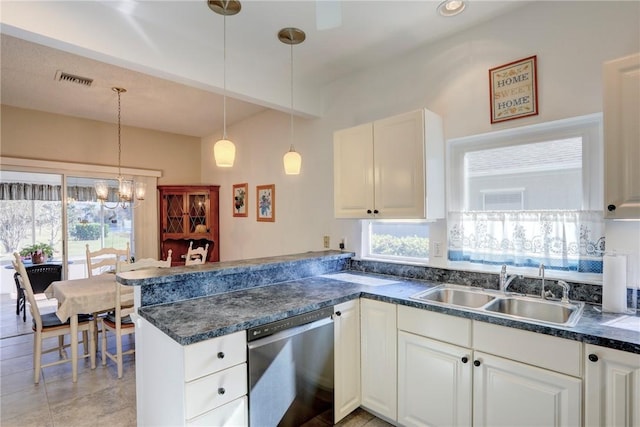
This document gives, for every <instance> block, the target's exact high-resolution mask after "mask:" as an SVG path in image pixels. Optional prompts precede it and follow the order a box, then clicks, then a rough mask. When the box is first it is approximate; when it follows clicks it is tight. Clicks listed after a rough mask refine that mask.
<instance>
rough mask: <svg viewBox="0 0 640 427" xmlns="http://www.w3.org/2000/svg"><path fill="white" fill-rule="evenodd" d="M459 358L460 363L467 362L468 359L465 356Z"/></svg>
mask: <svg viewBox="0 0 640 427" xmlns="http://www.w3.org/2000/svg"><path fill="white" fill-rule="evenodd" d="M461 360H462V363H467V362H468V361H469V358H468V357H467V356H463V357H462V359H461Z"/></svg>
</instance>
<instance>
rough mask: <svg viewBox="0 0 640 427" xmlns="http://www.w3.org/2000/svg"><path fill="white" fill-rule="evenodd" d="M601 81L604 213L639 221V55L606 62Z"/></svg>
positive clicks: (612, 216)
mask: <svg viewBox="0 0 640 427" xmlns="http://www.w3.org/2000/svg"><path fill="white" fill-rule="evenodd" d="M603 78H604V96H603V100H604V105H603V115H604V120H603V122H604V169H605V171H604V174H605V184H604V204H605V206H604V212H605V217H606V218H611V219H616V218H618V219H623V218H625V219H629V218H632V219H638V218H640V168H639V167H638V163H639V162H640V120H638V117H640V53H638V54H634V55H630V56H627V57H624V58H620V59H616V60H613V61H609V62H606V63H605V64H604V67H603Z"/></svg>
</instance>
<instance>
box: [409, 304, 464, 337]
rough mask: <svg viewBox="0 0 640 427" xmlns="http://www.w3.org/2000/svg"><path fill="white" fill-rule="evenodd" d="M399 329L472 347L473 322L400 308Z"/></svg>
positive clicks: (445, 315)
mask: <svg viewBox="0 0 640 427" xmlns="http://www.w3.org/2000/svg"><path fill="white" fill-rule="evenodd" d="M398 329H401V330H403V331H407V332H411V333H413V334H416V335H422V336H424V337H428V338H433V339H436V340H439V341H444V342H448V343H451V344H455V345H459V346H463V347H471V320H469V319H464V318H462V317H456V316H449V315H448V314H441V313H435V312H433V311H427V310H421V309H419V308H414V307H407V306H404V305H401V306H398Z"/></svg>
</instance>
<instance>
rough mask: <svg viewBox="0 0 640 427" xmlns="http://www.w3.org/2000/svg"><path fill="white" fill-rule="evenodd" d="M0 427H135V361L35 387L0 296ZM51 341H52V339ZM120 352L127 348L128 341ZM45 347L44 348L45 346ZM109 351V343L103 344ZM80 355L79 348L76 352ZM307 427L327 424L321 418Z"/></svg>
mask: <svg viewBox="0 0 640 427" xmlns="http://www.w3.org/2000/svg"><path fill="white" fill-rule="evenodd" d="M0 321H1V323H0V425H1V426H2V427H29V426H38V427H42V426H47V427H49V426H53V427H58V426H60V427H76V426H78V427H83V426H95V425H109V426H135V425H136V395H135V389H136V384H135V381H136V379H135V360H134V356H132V355H130V356H125V359H124V375H123V377H122V378H121V379H118V377H117V372H116V367H115V364H113V363H111V362H108V363H107V365H106V366H102V365H101V363H100V357H99V354H98V358H97V360H96V365H97V367H96V369H95V370H92V369H90V365H89V361H88V359H83V360H81V361H80V362H79V364H78V382H77V383H75V384H74V383H73V382H71V364H70V363H64V364H61V365H56V366H52V367H49V368H44V369H42V370H41V373H40V383H39V384H37V385H36V384H34V383H33V335H32V332H31V316H30V315H29V313H27V321H26V322H23V321H22V316H17V315H16V311H15V299H11V297H10V296H9V295H8V294H1V295H0ZM53 340H55V338H54V339H53ZM123 344H124V349H125V350H126V349H127V348H129V346H133V340H132V341H129V339H128V337H127V338H125V339H124V340H123ZM46 346H47V345H46V344H45V347H46ZM108 346H109V347H110V348H112V347H115V341H109V343H108ZM79 351H80V354H81V353H82V348H81V347H80V350H79ZM57 358H58V353H57V352H52V353H49V354H47V355H45V361H46V360H48V361H52V360H55V359H57ZM306 425H307V426H309V427H325V426H328V425H331V423H330V422H327V421H326V420H323V419H317V420H313V421H311V422H309V423H307V424H306ZM338 426H341V427H365V426H366V427H387V426H391V424H389V423H386V422H385V421H383V420H380V419H379V418H376V417H375V416H373V415H371V414H369V413H368V412H366V411H363V410H361V409H358V410H356V411H354V412H353V413H352V414H350V415H349V416H347V417H346V418H345V419H344V420H342V421H341V422H340V423H339V424H338Z"/></svg>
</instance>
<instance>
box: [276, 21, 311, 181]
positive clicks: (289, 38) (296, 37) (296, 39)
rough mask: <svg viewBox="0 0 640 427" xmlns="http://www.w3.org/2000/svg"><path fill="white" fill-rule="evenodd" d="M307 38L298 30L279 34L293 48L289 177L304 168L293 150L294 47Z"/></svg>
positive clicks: (286, 163)
mask: <svg viewBox="0 0 640 427" xmlns="http://www.w3.org/2000/svg"><path fill="white" fill-rule="evenodd" d="M305 38H306V35H305V33H304V31H302V30H300V29H298V28H293V27H289V28H283V29H281V30H280V32H278V40H280V41H281V42H282V43H284V44H288V45H289V46H291V147H290V148H289V151H288V152H287V153H285V155H284V157H283V158H282V161H283V162H284V173H285V174H287V175H299V174H300V167H301V166H302V156H301V155H300V153H298V152H297V151H296V150H295V149H294V148H293V45H295V44H300V43H302V42H303V41H304V39H305Z"/></svg>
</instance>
